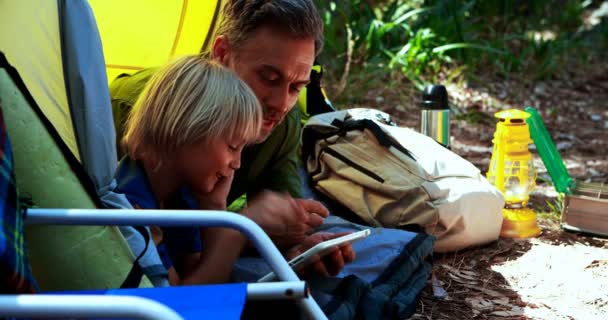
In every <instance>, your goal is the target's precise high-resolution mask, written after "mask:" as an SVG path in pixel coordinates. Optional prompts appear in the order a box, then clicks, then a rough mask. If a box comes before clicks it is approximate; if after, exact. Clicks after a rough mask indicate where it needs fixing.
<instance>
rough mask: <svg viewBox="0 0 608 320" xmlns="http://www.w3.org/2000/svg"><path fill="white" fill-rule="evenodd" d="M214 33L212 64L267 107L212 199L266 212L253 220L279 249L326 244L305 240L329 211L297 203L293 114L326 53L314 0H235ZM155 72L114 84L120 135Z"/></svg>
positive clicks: (297, 128) (337, 262) (338, 261)
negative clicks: (241, 201) (254, 137)
mask: <svg viewBox="0 0 608 320" xmlns="http://www.w3.org/2000/svg"><path fill="white" fill-rule="evenodd" d="M216 34H217V35H216V37H215V40H214V42H213V45H212V46H211V48H210V52H209V53H208V54H209V56H210V58H212V59H215V60H217V61H219V62H220V63H221V64H223V65H225V66H227V67H228V68H230V69H232V70H233V71H234V72H235V73H236V74H237V75H238V76H239V77H240V78H241V79H242V80H244V81H245V82H246V83H247V84H248V85H249V86H250V87H251V89H253V91H254V93H255V94H256V96H257V98H258V100H259V101H260V103H261V105H262V107H263V111H264V121H263V125H262V132H261V135H260V137H259V144H256V145H253V146H250V147H248V148H247V149H246V150H244V151H243V156H242V161H241V167H240V169H238V170H237V171H236V173H235V176H234V178H233V180H232V181H231V179H232V178H231V177H219V178H220V179H219V180H220V181H219V182H218V183H217V185H216V192H214V194H212V195H210V197H212V198H213V197H215V198H216V199H215V201H216V202H218V203H220V204H219V205H218V206H219V207H225V204H226V203H222V201H226V200H225V199H226V198H227V201H228V202H227V203H230V202H231V201H233V200H234V199H236V198H237V197H239V196H240V195H242V194H246V195H247V198H248V199H249V201H248V202H249V204H250V208H248V209H249V210H253V209H255V208H257V209H258V210H260V211H263V212H265V218H263V219H260V220H258V221H256V222H257V223H258V224H259V225H260V226H261V227H262V228H263V229H264V230H265V231H266V232H267V233H268V235H269V236H270V237H271V238H272V239H273V241H274V242H275V243H276V244H277V245H278V246H279V248H282V249H287V248H295V249H291V250H290V252H291V254H290V255H294V254H296V253H298V252H301V251H302V250H303V249H304V248H306V247H309V246H310V245H312V244H314V242H318V241H321V240H324V239H327V235H324V236H319V237H317V238H314V237H313V238H312V240H311V238H310V237H308V234H310V232H311V230H312V229H314V228H315V227H317V226H319V225H321V224H322V222H323V218H324V217H326V216H327V215H328V211H327V209H326V208H325V207H324V206H323V205H322V204H321V203H319V202H317V201H313V200H305V199H295V198H297V197H299V196H300V193H301V182H300V180H299V176H298V172H297V168H298V162H299V160H298V148H299V141H300V134H301V125H300V121H299V112H298V110H292V108H293V106H294V105H295V103H296V100H297V98H298V95H299V92H300V90H301V89H303V88H304V87H305V86H306V84H307V83H308V82H309V81H310V71H311V68H312V65H313V62H314V58H315V56H316V55H317V54H318V53H319V51H320V50H321V48H322V44H323V25H322V21H321V19H320V17H319V15H318V12H317V10H316V8H315V6H314V4H313V3H312V1H311V0H277V1H254V0H249V1H248V0H233V1H229V2H228V3H227V4H225V6H224V11H223V19H222V21H221V22H220V25H219V27H218V30H217V33H216ZM153 73H154V70H149V69H148V70H143V71H141V72H139V73H136V74H134V75H133V76H128V77H125V76H121V77H119V78H118V79H116V80H115V81H114V82H113V83H112V85H111V87H110V93H111V95H112V104H113V110H114V114H115V120H116V121H117V123H116V127H117V131H118V135H121V134H122V127H123V125H124V123H123V122H122V121H124V119H125V118H126V113H127V112H128V110H129V109H130V108H131V106H132V105H133V103H134V102H135V100H136V99H137V96H138V95H139V92H140V91H141V90H142V89H143V87H144V85H145V83H146V82H147V81H148V79H149V78H150V76H151V75H152V74H153ZM230 182H232V184H230ZM228 187H230V191H229V194H228V196H227V197H226V196H225V195H226V194H227V190H225V189H227V188H228ZM264 190H272V191H276V192H268V191H264ZM277 192H282V193H277ZM206 200H209V199H206ZM205 202H206V203H209V202H213V201H205ZM251 207H253V208H251ZM216 231H217V230H216ZM305 239H307V240H306V241H305ZM294 246H295V247H294ZM300 248H301V249H302V250H300ZM343 253H344V255H343V256H341V255H339V254H334V255H332V260H334V263H329V264H328V267H329V268H330V270H324V269H323V266H320V267H319V268H320V269H317V270H318V271H320V272H321V273H324V274H335V273H337V272H338V271H339V270H340V269H341V268H342V266H343V265H344V263H345V262H348V261H350V260H352V259H353V258H354V253H353V252H352V248H350V247H349V248H348V250H346V251H345V252H343Z"/></svg>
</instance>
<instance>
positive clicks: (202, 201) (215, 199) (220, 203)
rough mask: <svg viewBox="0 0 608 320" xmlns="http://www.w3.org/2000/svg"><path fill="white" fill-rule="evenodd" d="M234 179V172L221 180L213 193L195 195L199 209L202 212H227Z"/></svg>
mask: <svg viewBox="0 0 608 320" xmlns="http://www.w3.org/2000/svg"><path fill="white" fill-rule="evenodd" d="M233 178H234V172H232V174H230V175H229V176H227V177H222V178H220V180H219V181H218V182H217V183H216V184H215V187H214V188H213V190H212V191H211V192H209V193H206V194H197V195H195V196H196V199H197V200H198V205H199V208H200V209H201V210H226V207H227V206H228V204H227V203H226V202H227V199H228V192H230V186H231V185H232V179H233Z"/></svg>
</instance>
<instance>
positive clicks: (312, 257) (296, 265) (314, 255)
mask: <svg viewBox="0 0 608 320" xmlns="http://www.w3.org/2000/svg"><path fill="white" fill-rule="evenodd" d="M370 233H371V231H370V229H365V230H361V231H357V232H353V233H349V234H347V235H344V236H341V237H338V238H335V239H330V240H327V241H323V242H321V243H318V244H317V245H315V246H314V247H312V248H310V249H308V250H306V251H305V252H304V253H302V254H300V255H298V256H297V257H295V258H293V259H291V260H290V261H289V262H288V263H289V266H290V267H291V268H292V269H293V270H294V271H298V270H301V269H302V268H304V267H306V266H308V265H309V264H310V263H312V262H314V261H317V259H319V258H322V257H323V256H325V255H327V254H328V253H330V252H332V251H333V249H334V248H336V247H339V246H340V245H343V244H346V243H353V242H355V241H357V240H361V239H363V238H365V237H367V236H369V234H370ZM275 278H276V276H275V274H274V272H270V273H269V274H267V275H265V276H263V277H262V278H260V279H259V280H258V282H269V281H274V280H275Z"/></svg>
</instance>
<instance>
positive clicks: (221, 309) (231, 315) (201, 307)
mask: <svg viewBox="0 0 608 320" xmlns="http://www.w3.org/2000/svg"><path fill="white" fill-rule="evenodd" d="M45 294H91V295H93V294H103V295H113V296H119V295H125V296H136V297H142V298H147V299H150V300H154V301H157V302H159V303H161V304H164V305H166V306H167V307H169V308H171V309H173V310H174V311H175V312H177V313H178V314H179V315H180V316H182V317H183V318H184V319H185V320H188V319H192V320H194V319H240V317H241V313H242V312H243V306H244V305H245V299H246V296H247V284H246V283H231V284H221V285H205V286H181V287H167V288H142V289H110V290H84V291H62V292H54V293H50V292H46V293H45Z"/></svg>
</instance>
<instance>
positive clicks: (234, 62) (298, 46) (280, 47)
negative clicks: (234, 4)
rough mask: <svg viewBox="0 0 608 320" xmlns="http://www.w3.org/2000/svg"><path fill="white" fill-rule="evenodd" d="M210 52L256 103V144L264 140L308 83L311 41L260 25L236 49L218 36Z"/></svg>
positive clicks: (313, 48) (311, 62)
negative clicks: (259, 116)
mask: <svg viewBox="0 0 608 320" xmlns="http://www.w3.org/2000/svg"><path fill="white" fill-rule="evenodd" d="M213 50H214V51H213V55H214V57H215V58H217V59H219V61H220V62H221V63H222V64H224V65H226V66H227V67H229V68H230V69H232V70H234V71H235V72H236V73H237V74H238V75H239V77H240V78H241V79H242V80H243V81H245V82H246V83H247V84H248V85H249V86H250V87H251V89H252V90H253V92H254V93H255V94H256V96H257V97H258V99H259V100H260V103H261V105H262V108H263V110H264V122H263V124H262V129H261V133H260V137H259V139H258V141H259V142H261V141H264V140H265V139H266V138H267V137H268V136H269V135H270V133H271V132H272V130H273V129H274V128H275V127H276V126H277V125H278V124H279V123H280V122H281V121H283V119H284V118H285V115H286V114H287V113H288V112H289V111H290V110H291V108H292V107H293V106H294V105H295V104H296V101H297V99H298V95H299V93H300V90H302V89H303V88H304V87H305V86H306V84H308V82H309V81H310V70H311V68H312V65H313V63H314V59H315V44H314V39H312V38H294V37H293V36H291V35H290V34H289V33H287V32H284V31H282V30H277V29H276V28H273V27H272V26H262V27H260V28H259V29H258V30H257V31H255V32H254V33H253V34H252V35H251V37H250V38H249V39H247V40H246V41H244V42H243V43H242V45H241V46H240V47H239V48H232V47H230V44H229V43H228V42H227V41H226V39H225V38H223V37H221V36H220V37H218V38H217V39H216V42H215V44H214V48H213Z"/></svg>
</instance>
